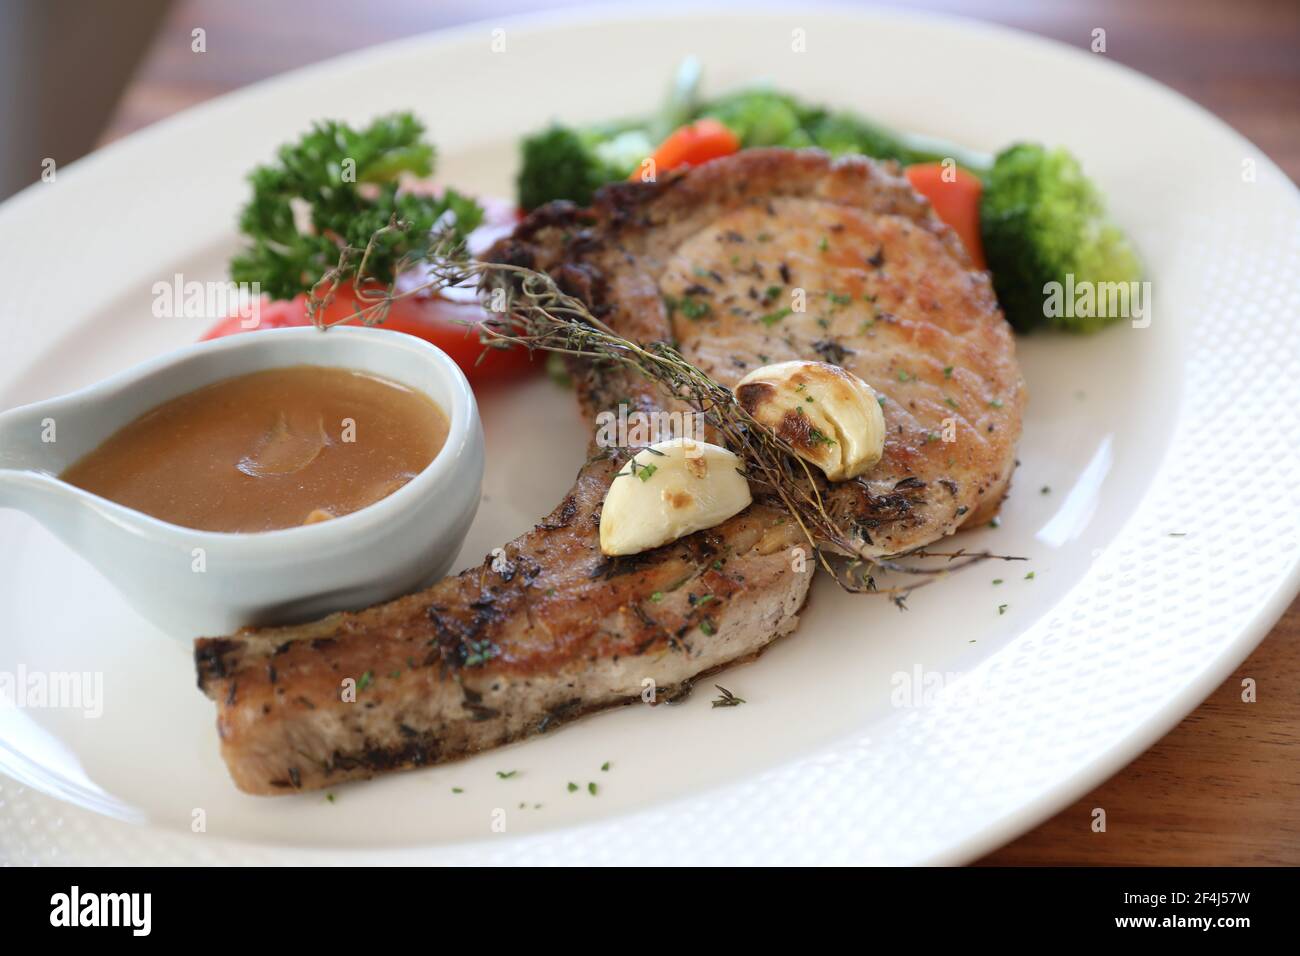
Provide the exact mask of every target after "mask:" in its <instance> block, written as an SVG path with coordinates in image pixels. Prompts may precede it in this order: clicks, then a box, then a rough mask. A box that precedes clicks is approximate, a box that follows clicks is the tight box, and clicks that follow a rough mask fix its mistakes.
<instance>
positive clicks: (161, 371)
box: [0, 327, 483, 640]
mask: <svg viewBox="0 0 1300 956" xmlns="http://www.w3.org/2000/svg"><path fill="white" fill-rule="evenodd" d="M289 365H321V366H335V367H340V368H347V369H354V370H356V371H361V372H369V373H372V374H374V375H379V376H382V377H384V378H387V379H390V380H391V381H395V382H399V383H401V384H403V385H406V386H409V387H410V388H414V389H418V390H419V391H422V392H424V393H425V394H426V395H428V396H429V397H430V398H431V399H433V400H434V401H435V402H436V403H437V404H438V406H439V407H440V408H442V410H443V412H444V413H446V415H447V418H448V420H449V423H450V428H449V431H448V435H447V441H446V444H445V445H444V446H443V448H442V450H441V451H440V452H439V453H438V455H437V456H436V457H435V458H434V459H433V461H432V462H430V463H429V465H428V466H427V467H426V468H425V469H424V470H423V471H421V472H420V473H419V474H418V475H417V476H416V477H415V478H413V479H411V481H409V482H408V483H407V484H405V485H403V486H402V487H401V488H399V489H398V490H397V491H395V492H393V493H392V494H391V495H389V496H388V497H386V498H383V499H381V500H380V501H377V502H375V503H374V504H372V505H370V506H368V507H366V508H363V509H361V510H360V511H355V512H353V513H352V514H347V515H343V516H342V517H339V518H333V519H331V520H329V521H322V522H320V523H318V524H311V525H305V526H303V527H297V528H286V529H283V530H279V531H265V532H259V533H255V534H229V533H223V532H212V531H197V530H194V529H192V528H183V527H180V526H179V525H174V524H171V523H169V522H166V521H161V520H159V519H158V518H153V517H150V516H149V515H146V514H142V513H141V512H139V511H135V510H132V509H131V508H127V507H125V506H123V505H120V504H117V503H116V502H113V501H109V500H107V499H105V498H101V497H99V496H98V495H95V494H92V493H90V492H88V491H84V490H82V489H81V488H77V487H74V486H72V485H69V484H68V483H66V482H64V481H60V480H59V478H58V477H57V476H58V475H59V474H61V473H62V472H63V471H64V469H66V468H67V467H68V466H69V465H71V464H73V463H74V462H76V461H77V460H78V459H80V458H81V457H82V456H83V455H85V454H86V453H88V452H90V451H91V450H93V449H94V448H96V447H97V446H98V445H99V444H100V443H101V442H103V441H104V439H106V438H108V437H109V436H110V435H112V434H113V433H114V432H115V431H117V430H118V429H119V428H121V427H122V426H124V425H126V424H128V423H129V422H131V421H134V420H135V419H136V418H138V417H139V416H140V415H142V414H144V413H145V412H147V411H149V410H150V409H152V408H154V407H156V406H157V405H160V404H162V403H163V402H166V401H168V400H169V399H172V398H176V397H177V396H179V395H183V394H184V393H186V392H190V391H193V390H194V389H196V388H201V387H202V386H204V385H209V384H211V383H213V382H217V381H220V380H221V379H225V378H230V377H232V376H236V375H243V374H246V373H249V372H256V371H261V370H263V369H270V368H281V367H284V366H289ZM482 480H483V430H482V426H481V424H480V423H479V417H478V406H477V404H476V403H475V401H474V393H473V392H472V391H471V390H470V387H469V383H468V382H467V381H466V380H465V376H464V374H462V372H461V370H460V369H459V368H458V367H457V366H456V363H455V362H453V361H452V360H451V359H450V358H448V357H447V355H446V353H444V352H443V351H442V350H441V349H438V348H435V347H434V346H432V345H429V344H428V343H426V342H423V341H421V340H419V339H416V338H414V337H412V336H409V335H404V334H402V333H399V332H388V331H384V330H380V329H368V328H352V327H339V328H334V329H331V330H329V331H328V332H320V331H318V330H316V329H314V328H303V329H267V330H261V331H256V332H249V333H244V334H240V335H234V336H231V337H229V338H224V339H217V340H215V341H212V342H201V343H199V344H197V345H192V346H189V347H187V348H183V349H181V350H180V351H177V352H173V353H172V354H170V355H165V356H162V357H160V358H157V359H153V360H151V361H148V362H144V363H143V364H141V365H137V366H136V367H135V368H132V369H129V370H128V371H126V372H123V373H121V374H119V375H115V376H113V377H112V378H109V379H106V380H105V381H103V382H100V383H99V384H97V385H92V386H90V387H89V388H85V389H82V390H81V391H78V392H73V393H72V394H70V395H64V396H62V397H59V398H52V399H49V400H48V401H43V402H37V403H35V404H33V405H25V406H23V407H21V408H15V409H13V410H11V411H7V412H4V413H3V414H0V506H2V507H11V508H19V509H21V510H23V511H26V512H27V513H28V514H30V515H31V516H32V517H34V518H36V519H37V520H38V521H40V522H41V523H42V524H44V525H45V526H46V527H47V528H49V529H50V531H52V532H54V534H56V535H57V536H58V537H59V538H61V539H62V540H63V541H64V542H65V543H66V544H68V545H69V546H70V547H72V548H73V549H74V550H75V551H77V552H78V553H79V554H81V555H82V556H83V557H85V558H86V559H87V560H89V561H90V562H91V563H92V564H93V565H95V567H97V568H98V569H99V571H100V572H101V573H102V574H103V575H104V576H105V577H106V578H108V579H109V581H111V582H112V583H113V584H114V586H116V587H117V589H118V590H119V591H121V592H122V594H123V595H124V596H125V597H126V598H127V599H128V600H129V601H130V602H131V603H132V604H133V605H134V606H135V608H136V609H137V610H138V611H139V612H140V613H141V614H142V615H144V616H145V617H147V618H149V619H150V620H151V621H153V622H154V623H156V624H158V625H159V626H160V627H162V628H163V629H164V630H166V631H168V632H169V633H171V634H172V635H174V636H175V637H178V638H183V639H187V640H188V639H189V638H192V637H195V636H199V635H220V634H225V633H228V632H230V631H232V630H234V629H236V628H238V627H241V626H243V625H266V624H282V623H292V622H296V621H302V620H307V619H310V618H313V617H318V616H321V615H324V614H327V613H329V612H332V611H336V610H340V609H344V608H360V607H365V606H368V605H371V604H375V603H378V602H380V601H384V600H387V599H389V598H392V597H396V596H397V595H400V594H405V593H408V592H410V591H414V590H417V589H419V588H421V587H423V586H425V585H426V584H428V583H430V582H432V581H433V580H435V579H436V578H438V577H440V576H442V575H443V574H445V573H446V572H447V571H448V570H449V568H450V567H451V563H452V561H453V560H455V557H456V554H457V552H458V551H459V550H460V545H461V543H462V541H463V540H464V538H465V534H466V532H468V531H469V526H470V522H471V521H473V519H474V514H475V512H476V511H477V510H478V503H479V496H480V490H481V485H482ZM70 599H75V598H73V597H72V596H70Z"/></svg>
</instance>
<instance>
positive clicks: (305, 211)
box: [230, 113, 483, 299]
mask: <svg viewBox="0 0 1300 956" xmlns="http://www.w3.org/2000/svg"><path fill="white" fill-rule="evenodd" d="M434 159H435V152H434V148H433V146H432V145H431V144H429V143H427V142H425V141H424V125H423V124H422V123H421V122H420V121H419V120H417V119H416V118H415V117H414V116H412V115H411V114H410V113H394V114H391V115H388V116H381V117H378V118H377V119H375V120H373V121H372V122H371V123H370V125H369V126H367V127H365V128H363V129H353V128H352V127H350V126H348V125H347V124H346V123H340V122H337V121H335V120H325V121H322V122H318V123H316V124H314V125H313V126H312V128H311V130H310V131H309V132H307V133H306V134H304V135H303V136H302V138H301V139H299V140H298V142H296V143H288V144H286V145H284V146H281V147H280V149H279V152H278V153H277V162H275V163H272V164H268V165H266V166H258V167H257V168H256V169H254V170H253V172H252V173H251V174H249V177H248V179H249V182H250V183H251V184H252V186H253V198H252V199H251V200H250V201H249V203H248V205H246V206H245V207H244V209H243V211H242V212H241V213H240V216H239V230H240V232H242V233H243V234H244V236H245V237H246V238H247V240H248V243H247V245H246V246H245V248H244V249H243V251H241V252H240V253H239V254H238V255H236V256H235V257H234V259H232V260H231V262H230V277H231V279H233V280H234V281H235V282H250V283H251V282H257V283H260V284H261V288H262V292H264V293H266V294H267V295H269V296H271V297H272V298H275V299H292V298H293V297H294V296H295V295H297V294H298V293H300V292H308V291H310V290H311V287H312V285H313V283H315V282H316V280H317V279H319V278H320V277H321V276H322V275H324V274H325V273H326V272H327V271H328V270H330V269H332V268H334V267H335V266H336V265H338V262H339V252H340V250H341V249H342V248H343V247H345V246H359V247H364V246H365V245H366V244H367V243H368V242H369V241H370V239H371V237H372V236H374V235H375V233H377V232H379V231H380V230H382V229H384V227H385V226H387V225H388V224H389V223H390V222H391V221H392V219H393V217H394V216H396V218H397V220H398V221H399V222H400V223H402V224H403V226H404V228H402V229H399V230H388V231H386V232H384V233H383V235H382V237H381V239H380V240H379V241H377V242H376V243H375V247H374V248H373V249H372V251H371V254H370V258H369V261H368V262H367V268H366V274H367V277H371V276H373V277H374V278H376V279H378V280H379V281H381V282H390V281H391V280H392V279H393V273H394V271H395V269H396V267H397V263H398V261H399V260H400V259H401V258H402V256H404V255H406V254H407V253H410V252H415V251H418V250H421V249H423V248H425V247H426V246H428V244H429V233H430V232H431V231H432V230H433V228H434V226H435V224H439V225H450V226H451V227H452V229H453V230H454V232H455V234H456V235H457V237H458V238H460V239H463V238H464V236H465V235H467V234H468V233H469V232H470V231H471V230H472V229H474V228H476V227H477V226H478V225H479V223H480V222H481V221H482V219H483V210H482V208H481V207H480V206H479V204H478V203H476V202H475V201H474V200H473V199H471V198H469V197H468V196H464V195H462V194H460V193H458V192H456V191H455V190H452V189H447V190H444V191H443V192H442V194H441V195H439V196H430V195H423V194H417V193H412V192H401V191H399V182H400V180H401V179H402V177H403V176H412V177H419V178H422V177H427V176H430V175H432V174H433V169H434ZM444 217H445V219H446V220H448V221H445V222H444ZM345 278H350V276H348V277H345Z"/></svg>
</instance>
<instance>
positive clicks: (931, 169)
mask: <svg viewBox="0 0 1300 956" xmlns="http://www.w3.org/2000/svg"><path fill="white" fill-rule="evenodd" d="M907 181H908V182H910V183H911V184H912V188H913V189H915V190H916V191H917V192H918V193H920V194H921V195H922V196H924V197H925V198H926V199H928V200H930V205H931V206H933V207H934V212H935V215H937V216H938V217H939V218H940V219H942V220H943V221H944V222H946V223H947V224H948V225H950V226H952V228H953V231H954V232H956V233H957V236H958V238H960V239H961V242H962V245H964V246H965V247H966V251H967V252H969V253H970V257H971V259H972V261H974V263H975V267H976V268H978V269H985V268H987V267H988V266H987V264H986V263H985V260H984V245H983V243H981V242H980V193H981V192H982V191H983V189H984V184H983V183H981V182H980V179H979V177H978V176H976V175H974V174H973V173H968V172H967V171H966V170H964V169H962V168H960V167H958V166H952V167H949V168H947V169H945V167H944V164H943V163H918V164H917V165H915V166H908V167H907Z"/></svg>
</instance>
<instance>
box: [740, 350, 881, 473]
mask: <svg viewBox="0 0 1300 956" xmlns="http://www.w3.org/2000/svg"><path fill="white" fill-rule="evenodd" d="M736 398H737V399H738V400H739V401H740V404H741V405H743V406H744V408H745V409H746V410H747V411H748V412H749V413H750V414H751V415H753V416H754V418H756V419H757V420H758V421H760V422H762V423H763V424H764V425H767V426H768V427H769V428H771V429H772V430H773V431H775V432H776V433H777V434H778V435H780V436H781V437H782V438H784V439H785V440H786V441H787V442H788V443H789V444H790V445H791V447H793V448H794V450H795V451H796V452H797V453H798V454H799V457H801V458H803V459H805V460H806V461H809V462H812V463H813V464H814V465H816V466H817V467H818V468H820V469H821V470H822V471H824V472H825V473H826V477H827V478H829V479H830V480H831V481H845V480H846V479H849V478H856V477H857V476H858V475H860V474H862V473H863V472H865V471H867V470H868V469H869V468H871V467H872V466H873V465H874V464H875V463H876V462H878V461H880V456H881V455H882V454H883V453H884V448H885V416H884V415H883V414H882V413H881V411H880V402H879V400H877V398H876V393H875V392H874V391H873V390H872V388H871V386H870V385H868V384H867V383H866V382H864V381H862V379H860V378H858V377H857V376H856V375H854V374H853V373H852V372H848V371H845V370H844V369H842V368H840V367H839V366H838V365H828V364H827V363H825V362H802V361H796V362H779V363H777V364H776V365H765V366H763V367H762V368H758V369H754V371H752V372H750V373H749V374H748V375H746V376H745V377H744V378H742V379H741V380H740V381H739V382H738V383H737V384H736Z"/></svg>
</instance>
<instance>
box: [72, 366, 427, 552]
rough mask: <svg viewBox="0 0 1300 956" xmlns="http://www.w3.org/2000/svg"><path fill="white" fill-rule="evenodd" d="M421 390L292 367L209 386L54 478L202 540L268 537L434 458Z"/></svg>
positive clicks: (360, 498) (395, 481) (364, 498)
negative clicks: (203, 535) (208, 534)
mask: <svg viewBox="0 0 1300 956" xmlns="http://www.w3.org/2000/svg"><path fill="white" fill-rule="evenodd" d="M447 429H448V422H447V416H446V415H445V414H444V413H443V411H442V409H440V408H439V407H438V406H437V405H436V404H435V403H434V402H433V400H432V399H430V398H429V397H428V396H427V395H424V394H423V393H422V392H418V391H415V390H414V389H410V388H407V387H406V386H404V385H399V384H397V383H396V382H390V381H388V380H386V379H383V378H379V377H377V376H374V375H368V374H366V373H363V372H356V371H352V370H350V369H343V368H324V367H319V366H309V365H297V366H289V367H286V368H276V369H269V370H267V371H263V372H253V373H251V374H248V375H240V376H237V377H235V378H228V379H225V380H224V381H220V382H214V383H213V384H211V385H208V386H205V387H203V388H200V389H196V390H195V391H193V392H189V393H187V394H185V395H181V396H180V397H179V398H174V399H172V400H171V401H169V402H165V403H164V404H162V405H159V406H158V407H157V408H154V409H152V410H151V411H148V412H146V413H145V414H144V415H141V416H140V417H139V418H137V419H136V420H135V421H133V422H131V423H130V424H129V425H126V426H125V427H123V428H121V429H120V430H118V431H117V432H115V433H114V434H113V435H112V436H110V437H109V438H108V439H107V440H106V441H104V442H103V444H101V445H100V446H99V447H98V448H96V449H95V450H94V451H92V452H90V453H89V454H88V455H86V456H85V457H84V458H82V459H81V460H80V461H78V462H77V463H76V464H74V465H72V466H71V467H70V468H68V469H67V470H66V471H65V472H64V473H63V474H62V475H61V476H60V477H61V478H62V479H63V480H64V481H66V482H68V483H69V484H72V485H76V486H77V487H78V488H84V489H85V490H86V491H90V492H93V493H94V494H97V495H100V496H101V497H104V498H108V499H109V500H111V501H116V502H117V503H118V504H122V505H125V506H126V507H128V508H133V509H135V510H136V511H142V512H144V513H145V514H148V515H152V516H153V517H155V518H161V519H162V520H163V521H170V522H171V523H172V524H178V525H182V526H184V527H187V528H196V529H199V530H201V531H231V532H252V531H273V530H276V529H278V528H291V527H295V526H297V525H301V524H310V523H313V522H315V521H324V520H328V519H330V518H336V517H339V516H340V515H345V514H349V513H351V512H353V511H359V510H360V509H362V508H364V507H366V506H367V505H371V504H374V503H375V502H376V501H379V500H380V499H381V498H385V497H387V496H388V495H391V494H392V493H393V492H394V491H396V490H397V489H398V488H400V487H402V485H404V484H406V483H407V482H408V481H410V480H411V479H412V478H414V477H415V476H416V475H417V474H419V473H420V472H421V471H422V470H423V469H424V467H425V466H426V465H428V464H429V462H431V461H433V459H434V457H435V456H436V455H437V454H438V452H439V451H440V450H441V449H442V446H443V443H444V442H446V440H447Z"/></svg>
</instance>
